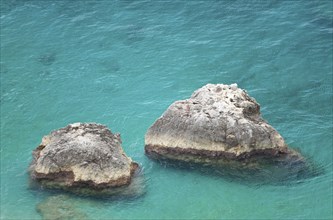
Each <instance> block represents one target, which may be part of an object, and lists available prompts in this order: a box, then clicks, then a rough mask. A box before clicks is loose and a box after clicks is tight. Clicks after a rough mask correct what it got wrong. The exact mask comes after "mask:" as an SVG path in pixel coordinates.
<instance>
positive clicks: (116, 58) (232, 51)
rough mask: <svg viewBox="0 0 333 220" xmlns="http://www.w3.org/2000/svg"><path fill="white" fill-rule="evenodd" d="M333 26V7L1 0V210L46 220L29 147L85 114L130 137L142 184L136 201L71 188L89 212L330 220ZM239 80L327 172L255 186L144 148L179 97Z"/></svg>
mask: <svg viewBox="0 0 333 220" xmlns="http://www.w3.org/2000/svg"><path fill="white" fill-rule="evenodd" d="M332 33H333V27H332V2H331V1H318V2H315V1H305V0H304V1H270V2H269V3H268V2H267V3H265V2H261V1H258V2H256V1H253V2H250V3H249V2H247V1H191V2H186V1H163V2H162V1H157V2H148V1H140V2H135V3H131V2H127V1H75V2H74V1H53V2H51V1H9V0H8V1H4V0H3V1H1V218H2V219H40V218H41V217H40V215H39V214H38V213H37V211H36V208H35V207H36V205H37V204H38V203H40V202H42V201H43V200H44V199H45V198H48V197H49V196H50V193H49V192H44V191H34V190H30V189H29V188H28V175H27V172H26V170H27V167H28V165H29V163H30V160H31V151H32V150H33V149H34V148H35V147H36V146H37V145H38V144H39V143H40V141H41V138H42V136H43V135H45V134H48V133H49V132H50V131H51V130H54V129H57V128H60V127H63V126H65V125H67V124H69V123H72V122H77V121H82V122H92V121H93V122H98V123H102V124H105V125H107V126H109V127H110V128H111V129H112V131H114V132H120V133H121V134H122V139H123V148H124V149H125V151H126V153H127V154H128V155H129V156H131V157H132V158H133V159H134V160H135V161H137V162H139V163H140V164H141V165H142V167H143V168H144V171H143V172H144V176H145V178H146V191H147V193H146V194H145V195H144V196H142V197H140V198H137V199H123V200H115V201H113V200H111V199H106V200H105V199H104V200H96V199H92V198H82V197H75V196H73V195H69V197H68V199H69V200H70V202H71V203H72V204H75V206H76V207H77V209H79V210H80V211H82V212H83V213H85V214H86V215H87V216H88V217H89V218H91V219H111V218H112V219H119V218H128V219H131V218H144V219H147V218H201V219H202V218H220V219H245V218H252V219H259V218H262V219H277V218H284V219H285V218H291V219H330V218H332V215H333V214H332V196H333V192H332V175H333V170H332V169H333V168H332V154H333V152H332V136H333V134H332V115H333V114H332V106H333V103H332V97H333V93H332V46H333V45H332ZM234 82H236V83H238V85H239V86H240V87H241V88H244V89H246V90H247V91H248V92H249V93H250V95H251V96H253V97H255V98H256V99H257V101H258V102H259V103H260V104H261V106H262V114H263V117H264V118H265V119H266V120H268V121H269V122H270V124H272V125H273V126H274V127H275V128H276V129H277V130H278V131H279V132H280V133H281V134H282V135H283V136H284V137H285V139H286V141H287V143H288V144H289V145H291V146H292V147H296V148H299V149H300V150H301V151H302V153H303V154H304V155H306V156H307V157H309V158H311V159H312V160H313V161H314V162H315V163H316V164H318V165H319V166H321V167H323V169H324V173H323V174H322V175H320V176H317V177H314V178H310V179H306V180H304V181H301V182H300V183H298V184H285V185H258V184H257V185H251V184H246V180H244V184H243V183H242V182H239V181H231V180H229V179H228V180H227V179H224V178H221V177H217V176H214V175H207V174H203V173H198V172H188V171H186V170H179V169H172V168H164V167H163V166H160V165H159V164H157V163H155V162H152V161H150V160H149V159H148V158H146V157H145V156H144V150H143V147H144V134H145V132H146V130H147V128H148V127H149V126H150V125H151V124H152V123H153V122H154V120H155V119H156V118H158V117H159V116H160V115H161V114H162V113H163V111H164V110H165V109H166V108H167V107H168V106H169V105H170V104H171V103H172V102H173V101H175V100H178V99H185V98H187V97H189V96H190V95H191V93H192V92H193V91H194V90H195V89H197V88H199V87H201V86H203V85H205V84H206V83H225V84H229V83H234Z"/></svg>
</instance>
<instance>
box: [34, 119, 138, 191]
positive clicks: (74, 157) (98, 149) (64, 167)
mask: <svg viewBox="0 0 333 220" xmlns="http://www.w3.org/2000/svg"><path fill="white" fill-rule="evenodd" d="M137 168H138V164H137V163H135V162H133V161H132V160H131V158H129V157H127V156H126V155H125V153H124V151H123V149H122V147H121V139H120V135H119V134H113V133H112V132H111V131H110V130H109V129H108V128H107V127H106V126H104V125H100V124H94V123H75V124H70V125H68V126H67V127H65V128H61V129H59V130H56V131H53V132H51V133H50V134H49V135H47V136H44V137H43V140H42V143H41V144H40V145H39V146H38V147H37V148H36V149H35V150H34V152H33V161H32V163H31V165H30V176H31V178H32V179H33V180H35V181H37V182H38V183H40V184H42V186H46V187H49V188H62V189H71V188H73V189H77V188H84V189H97V190H102V189H106V188H114V187H121V186H127V185H129V184H130V182H131V179H132V176H133V175H134V173H135V171H136V170H137Z"/></svg>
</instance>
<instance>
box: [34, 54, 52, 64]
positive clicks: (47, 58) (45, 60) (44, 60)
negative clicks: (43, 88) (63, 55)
mask: <svg viewBox="0 0 333 220" xmlns="http://www.w3.org/2000/svg"><path fill="white" fill-rule="evenodd" d="M37 60H38V62H40V63H41V64H43V65H44V66H49V65H51V64H52V63H54V61H55V60H56V54H55V53H47V54H42V55H40V56H39V57H38V58H37Z"/></svg>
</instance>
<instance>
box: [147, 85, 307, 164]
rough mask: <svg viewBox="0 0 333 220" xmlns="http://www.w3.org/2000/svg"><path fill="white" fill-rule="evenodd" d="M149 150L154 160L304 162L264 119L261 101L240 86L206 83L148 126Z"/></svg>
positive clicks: (226, 162)
mask: <svg viewBox="0 0 333 220" xmlns="http://www.w3.org/2000/svg"><path fill="white" fill-rule="evenodd" d="M145 152H146V154H147V155H148V156H150V157H152V158H153V159H171V160H176V161H177V160H178V161H183V162H184V161H185V162H197V163H206V164H224V165H230V163H233V164H234V162H241V163H236V164H241V165H242V166H245V167H249V166H256V165H258V164H257V163H258V162H261V161H262V160H261V159H264V158H265V159H267V158H268V161H269V160H272V161H273V160H275V159H276V161H277V162H278V163H279V164H281V163H284V164H289V165H290V164H300V163H301V164H303V163H304V158H303V157H302V156H301V155H300V154H299V153H298V152H296V151H295V150H293V149H291V148H288V146H287V145H286V143H285V141H284V139H283V138H282V137H281V135H280V134H279V133H278V132H277V131H276V130H275V129H274V128H273V127H272V126H270V125H269V124H268V123H267V122H266V121H265V120H263V118H262V117H261V116H260V105H259V104H258V103H257V102H256V100H255V99H254V98H252V97H250V96H249V95H248V94H247V92H246V91H245V90H242V89H240V88H238V87H237V84H232V85H223V84H216V85H213V84H207V85H206V86H203V87H202V88H200V89H198V90H197V91H195V92H194V93H193V94H192V96H191V97H190V98H189V99H186V100H180V101H176V102H174V103H173V104H172V105H171V106H170V107H169V108H168V109H167V110H166V111H165V112H164V114H163V115H162V116H161V117H160V118H159V119H157V120H156V121H155V123H154V124H153V125H152V126H151V127H150V128H149V129H148V131H147V133H146V136H145ZM272 158H273V159H272ZM291 162H292V163H291ZM264 163H267V160H266V161H265V162H264Z"/></svg>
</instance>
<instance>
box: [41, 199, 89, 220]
mask: <svg viewBox="0 0 333 220" xmlns="http://www.w3.org/2000/svg"><path fill="white" fill-rule="evenodd" d="M74 204H75V203H74V201H72V200H71V198H70V197H69V196H66V195H56V196H50V197H48V198H47V199H45V200H44V201H42V202H40V203H39V204H37V206H36V210H37V212H39V213H40V214H41V216H42V217H43V219H47V220H72V219H73V220H84V219H88V216H87V215H86V214H85V213H84V212H83V211H82V210H80V209H78V207H76V206H75V205H74Z"/></svg>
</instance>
